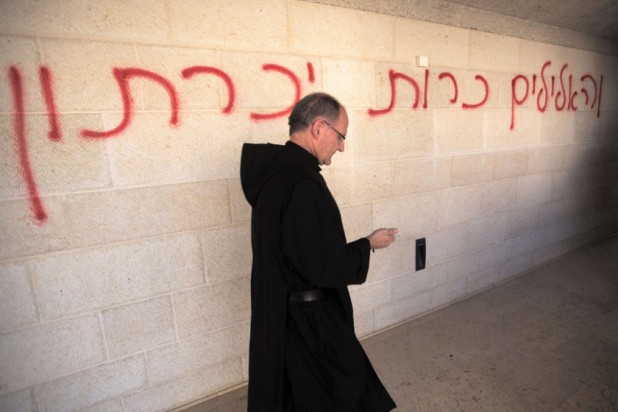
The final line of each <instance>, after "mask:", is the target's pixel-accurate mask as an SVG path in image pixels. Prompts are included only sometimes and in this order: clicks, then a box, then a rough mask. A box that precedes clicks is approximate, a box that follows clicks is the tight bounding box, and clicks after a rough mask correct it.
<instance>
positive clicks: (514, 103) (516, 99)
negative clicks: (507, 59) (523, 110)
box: [509, 74, 530, 130]
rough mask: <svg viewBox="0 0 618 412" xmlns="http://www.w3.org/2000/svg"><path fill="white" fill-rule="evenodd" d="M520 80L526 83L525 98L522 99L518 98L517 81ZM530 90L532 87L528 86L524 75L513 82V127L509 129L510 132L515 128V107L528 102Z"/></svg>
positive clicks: (520, 75) (518, 76) (519, 75)
mask: <svg viewBox="0 0 618 412" xmlns="http://www.w3.org/2000/svg"><path fill="white" fill-rule="evenodd" d="M518 80H524V81H525V82H526V93H525V94H524V97H522V98H521V99H519V98H517V81H518ZM529 88H530V85H529V84H528V78H527V77H526V76H524V75H522V74H518V75H517V76H515V77H514V78H513V80H512V81H511V127H510V128H509V129H510V130H513V129H514V128H515V106H516V105H517V106H519V105H521V104H523V103H524V102H525V101H526V99H527V98H528V89H529Z"/></svg>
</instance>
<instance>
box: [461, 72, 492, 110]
mask: <svg viewBox="0 0 618 412" xmlns="http://www.w3.org/2000/svg"><path fill="white" fill-rule="evenodd" d="M474 80H478V81H480V82H481V83H483V85H484V86H485V97H484V98H483V100H481V101H480V102H478V103H476V104H468V103H462V104H461V107H462V108H463V109H476V108H478V107H481V106H482V105H484V104H485V102H487V99H488V98H489V84H487V80H485V78H484V77H483V76H481V75H480V74H477V75H476V76H474Z"/></svg>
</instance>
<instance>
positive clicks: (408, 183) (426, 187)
mask: <svg viewBox="0 0 618 412" xmlns="http://www.w3.org/2000/svg"><path fill="white" fill-rule="evenodd" d="M394 167H395V193H396V194H397V195H408V194H412V193H418V192H427V191H430V190H439V189H444V188H447V187H451V159H450V158H431V159H412V160H405V161H400V162H395V163H394Z"/></svg>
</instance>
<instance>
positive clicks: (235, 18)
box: [169, 0, 288, 51]
mask: <svg viewBox="0 0 618 412" xmlns="http://www.w3.org/2000/svg"><path fill="white" fill-rule="evenodd" d="M169 7H170V22H171V31H172V33H173V34H172V37H173V41H174V43H175V44H182V45H192V46H202V47H215V48H219V49H243V50H273V51H285V50H286V46H287V40H288V32H287V27H288V25H287V20H286V19H287V16H286V2H285V1H284V0H268V1H260V2H254V1H243V0H232V1H229V0H213V1H208V2H203V1H199V0H189V1H187V0H172V1H170V5H169Z"/></svg>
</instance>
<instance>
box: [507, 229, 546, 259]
mask: <svg viewBox="0 0 618 412" xmlns="http://www.w3.org/2000/svg"><path fill="white" fill-rule="evenodd" d="M544 236H545V232H544V231H543V230H535V231H533V232H529V233H525V234H522V235H519V236H517V237H514V238H513V239H511V242H510V245H511V257H517V256H520V255H523V254H528V253H532V252H534V251H535V250H537V249H539V247H541V246H542V245H544V244H545V242H546V241H545V238H544Z"/></svg>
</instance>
